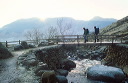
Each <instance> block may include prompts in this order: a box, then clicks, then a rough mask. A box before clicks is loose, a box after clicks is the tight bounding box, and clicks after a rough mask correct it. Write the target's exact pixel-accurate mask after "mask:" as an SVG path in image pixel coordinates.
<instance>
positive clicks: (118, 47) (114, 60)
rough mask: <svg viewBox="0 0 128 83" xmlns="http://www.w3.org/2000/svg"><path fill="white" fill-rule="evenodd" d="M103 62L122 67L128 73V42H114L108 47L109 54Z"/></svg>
mask: <svg viewBox="0 0 128 83" xmlns="http://www.w3.org/2000/svg"><path fill="white" fill-rule="evenodd" d="M102 64H104V65H108V66H115V67H120V68H122V69H123V70H124V72H126V73H127V74H128V44H113V45H111V46H109V47H108V52H107V56H106V57H105V58H104V59H103V60H102Z"/></svg>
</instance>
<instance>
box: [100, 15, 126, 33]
mask: <svg viewBox="0 0 128 83" xmlns="http://www.w3.org/2000/svg"><path fill="white" fill-rule="evenodd" d="M100 32H101V34H105V35H128V16H126V17H124V18H122V19H120V20H118V21H117V22H114V23H112V24H111V25H109V26H107V27H105V28H103V29H101V30H100Z"/></svg>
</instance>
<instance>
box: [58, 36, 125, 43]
mask: <svg viewBox="0 0 128 83" xmlns="http://www.w3.org/2000/svg"><path fill="white" fill-rule="evenodd" d="M95 37H96V35H87V39H88V42H92V43H94V42H95ZM97 37H98V38H97V39H98V40H99V41H98V42H100V43H102V42H109V43H115V42H118V43H122V42H123V37H119V35H97ZM56 38H57V42H58V43H70V42H77V43H80V42H84V37H83V35H58V36H56Z"/></svg>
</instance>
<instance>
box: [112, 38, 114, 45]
mask: <svg viewBox="0 0 128 83" xmlns="http://www.w3.org/2000/svg"><path fill="white" fill-rule="evenodd" d="M113 41H114V37H113V36H112V44H113Z"/></svg>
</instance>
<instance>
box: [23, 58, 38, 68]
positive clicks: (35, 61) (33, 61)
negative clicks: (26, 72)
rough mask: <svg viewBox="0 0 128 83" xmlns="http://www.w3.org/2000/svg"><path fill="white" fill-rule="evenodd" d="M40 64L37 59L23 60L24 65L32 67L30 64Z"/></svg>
mask: <svg viewBox="0 0 128 83" xmlns="http://www.w3.org/2000/svg"><path fill="white" fill-rule="evenodd" d="M37 64H38V61H37V60H35V59H30V60H27V59H26V58H25V59H24V60H22V65H24V66H27V67H30V66H36V65H37Z"/></svg>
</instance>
